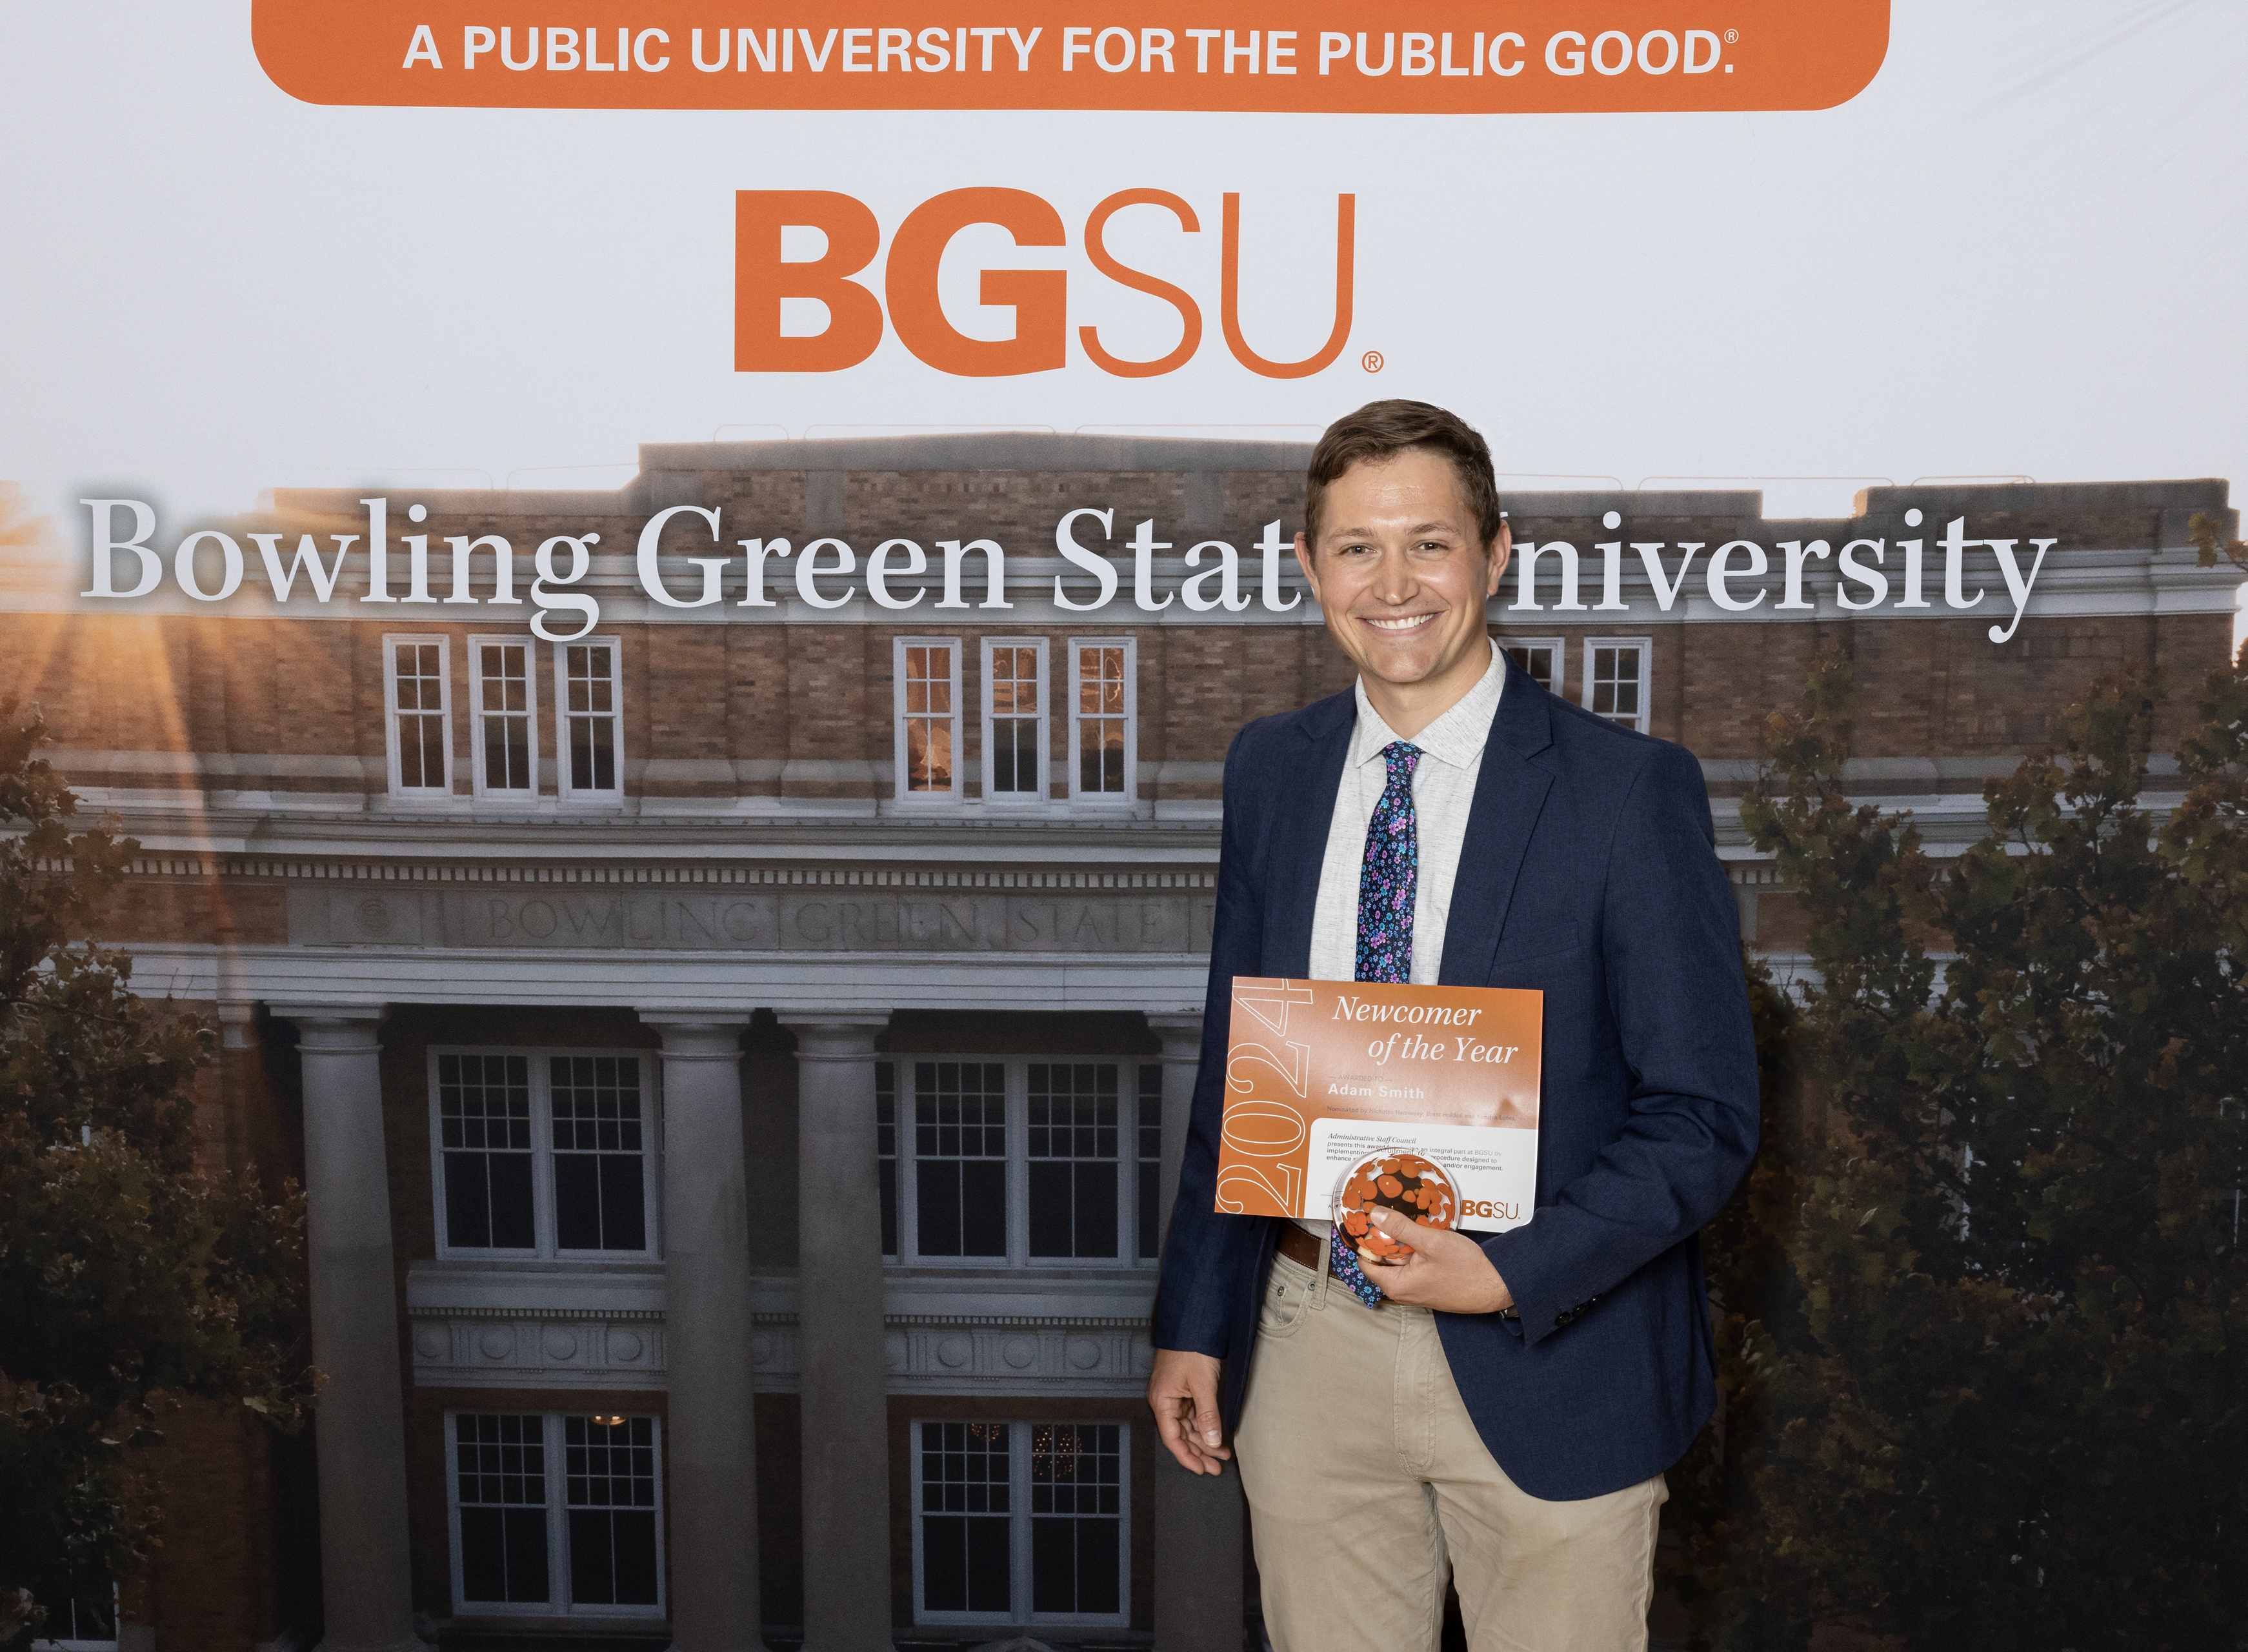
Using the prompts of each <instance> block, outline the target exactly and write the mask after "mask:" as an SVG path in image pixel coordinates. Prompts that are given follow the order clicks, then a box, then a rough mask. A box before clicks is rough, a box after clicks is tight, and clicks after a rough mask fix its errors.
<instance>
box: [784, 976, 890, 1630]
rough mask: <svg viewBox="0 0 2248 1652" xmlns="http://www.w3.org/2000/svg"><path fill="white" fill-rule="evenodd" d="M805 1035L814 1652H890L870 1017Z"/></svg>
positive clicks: (800, 1040)
mask: <svg viewBox="0 0 2248 1652" xmlns="http://www.w3.org/2000/svg"><path fill="white" fill-rule="evenodd" d="M780 1019H781V1021H782V1022H783V1023H784V1024H785V1025H787V1026H789V1027H791V1028H792V1029H793V1030H794V1032H795V1033H796V1064H797V1065H796V1106H797V1142H798V1178H797V1182H798V1185H797V1196H798V1202H799V1210H800V1215H799V1217H798V1232H799V1234H800V1235H801V1236H802V1237H801V1244H802V1251H801V1252H800V1255H799V1258H798V1266H797V1325H798V1369H799V1370H800V1371H801V1372H802V1373H803V1393H804V1649H805V1652H889V1647H890V1429H889V1380H888V1360H887V1358H886V1355H885V1352H884V1347H883V1334H882V1233H881V1195H880V1191H879V1189H878V1187H877V1185H876V1180H875V1177H876V1163H877V1151H876V1142H875V1135H874V1035H875V1033H876V1032H880V1031H881V1028H882V1026H883V1025H884V1021H883V1019H881V1018H875V1017H869V1016H859V1017H853V1016H843V1015H836V1016H810V1015H784V1016H782V1017H781V1018H780Z"/></svg>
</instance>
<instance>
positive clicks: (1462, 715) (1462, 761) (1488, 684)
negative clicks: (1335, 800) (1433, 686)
mask: <svg viewBox="0 0 2248 1652" xmlns="http://www.w3.org/2000/svg"><path fill="white" fill-rule="evenodd" d="M1505 688H1506V661H1505V660H1504V658H1503V657H1502V656H1501V655H1500V654H1499V651H1498V642H1497V641H1492V642H1491V668H1490V669H1488V670H1487V671H1485V672H1484V674H1483V675H1481V676H1480V677H1478V678H1477V679H1476V685H1475V687H1473V688H1472V689H1469V690H1468V691H1467V692H1466V693H1465V694H1463V695H1462V696H1460V697H1459V699H1458V701H1457V702H1456V703H1454V704H1453V706H1452V708H1451V709H1450V710H1449V711H1446V712H1445V713H1444V714H1443V716H1440V717H1438V718H1437V719H1436V721H1435V722H1434V723H1430V724H1429V726H1428V727H1427V728H1425V729H1423V730H1421V732H1420V733H1418V734H1416V735H1415V736H1414V737H1413V738H1412V739H1411V740H1410V741H1408V743H1407V744H1411V745H1415V746H1418V747H1420V749H1421V750H1422V751H1424V752H1426V753H1427V754H1428V755H1429V756H1430V757H1434V758H1436V761H1438V762H1439V763H1446V764H1450V765H1451V766H1452V767H1453V768H1456V769H1464V768H1466V767H1467V766H1468V765H1469V764H1471V763H1473V762H1475V761H1476V759H1477V757H1481V756H1482V755H1483V749H1484V743H1485V742H1487V741H1488V740H1489V739H1490V738H1491V719H1492V718H1493V717H1495V716H1497V715H1498V696H1499V695H1500V694H1501V693H1502V692H1503V691H1504V689H1505ZM1356 696H1357V700H1358V724H1357V727H1356V728H1354V730H1352V732H1351V737H1350V761H1351V764H1352V765H1353V766H1354V767H1355V766H1356V765H1358V764H1364V763H1371V762H1374V760H1375V759H1376V758H1378V757H1381V751H1382V748H1383V747H1385V746H1387V745H1388V744H1390V742H1392V741H1393V740H1396V739H1399V738H1402V737H1401V736H1399V735H1397V734H1395V732H1393V731H1392V730H1391V729H1390V727H1389V725H1388V723H1384V722H1383V721H1382V720H1381V713H1380V712H1378V711H1376V710H1375V709H1374V703H1373V702H1372V701H1371V700H1368V699H1367V697H1366V680H1365V679H1364V678H1362V677H1361V678H1360V679H1359V681H1358V683H1357V685H1356Z"/></svg>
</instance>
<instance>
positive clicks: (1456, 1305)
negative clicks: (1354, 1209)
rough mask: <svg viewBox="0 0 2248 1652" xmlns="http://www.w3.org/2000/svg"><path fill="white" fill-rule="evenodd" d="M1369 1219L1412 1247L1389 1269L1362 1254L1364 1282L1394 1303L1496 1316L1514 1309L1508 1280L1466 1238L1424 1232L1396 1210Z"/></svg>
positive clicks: (1437, 1230) (1440, 1231) (1450, 1233)
mask: <svg viewBox="0 0 2248 1652" xmlns="http://www.w3.org/2000/svg"><path fill="white" fill-rule="evenodd" d="M1367 1214H1368V1216H1369V1217H1371V1219H1372V1220H1373V1222H1374V1225H1375V1226H1376V1227H1378V1228H1380V1229H1381V1232H1382V1237H1385V1238H1388V1239H1394V1240H1395V1241H1396V1242H1397V1243H1398V1244H1409V1245H1411V1246H1412V1247H1413V1254H1412V1255H1410V1256H1408V1257H1407V1258H1405V1259H1404V1260H1403V1261H1402V1262H1396V1263H1390V1264H1387V1265H1384V1264H1380V1263H1376V1262H1374V1260H1373V1259H1372V1258H1369V1257H1367V1254H1366V1253H1365V1252H1364V1251H1360V1252H1359V1260H1360V1265H1362V1266H1363V1267H1364V1268H1365V1269H1366V1277H1367V1278H1369V1279H1371V1280H1373V1281H1374V1284H1376V1285H1380V1286H1381V1293H1382V1295H1384V1296H1386V1297H1388V1298H1389V1299H1390V1300H1392V1301H1393V1302H1402V1303H1404V1304H1405V1305H1406V1306H1408V1307H1415V1308H1436V1309H1440V1310H1442V1311H1443V1312H1444V1313H1498V1312H1500V1311H1501V1310H1502V1309H1505V1308H1511V1307H1512V1306H1514V1293H1513V1292H1511V1291H1509V1290H1508V1289H1507V1288H1506V1281H1505V1280H1504V1279H1502V1278H1499V1277H1498V1269H1497V1268H1495V1267H1493V1266H1491V1258H1489V1257H1487V1256H1485V1255H1484V1251H1483V1246H1481V1245H1479V1244H1477V1243H1476V1242H1475V1241H1474V1240H1473V1239H1470V1237H1468V1236H1467V1235H1466V1234H1464V1233H1455V1232H1453V1231H1452V1230H1450V1229H1449V1228H1424V1227H1422V1225H1421V1224H1419V1223H1417V1222H1412V1221H1408V1220H1407V1219H1406V1218H1405V1217H1402V1216H1400V1215H1398V1213H1397V1212H1396V1211H1395V1210H1379V1209H1377V1210H1372V1211H1369V1212H1368V1213H1367Z"/></svg>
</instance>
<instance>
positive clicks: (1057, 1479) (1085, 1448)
mask: <svg viewBox="0 0 2248 1652" xmlns="http://www.w3.org/2000/svg"><path fill="white" fill-rule="evenodd" d="M1131 1437H1132V1431H1131V1429H1130V1428H1129V1427H1128V1426H1127V1425H1126V1424H1124V1423H1121V1422H1004V1421H993V1422H951V1421H944V1422H937V1421H934V1420H930V1421H922V1422H915V1424H914V1449H913V1506H914V1555H913V1559H914V1621H915V1622H916V1623H1056V1624H1061V1623H1069V1624H1087V1625H1092V1624H1103V1625H1111V1626H1115V1627H1120V1628H1121V1627H1122V1626H1123V1625H1125V1624H1127V1623H1128V1622H1130V1621H1131V1595H1130V1587H1129V1580H1130V1578H1131V1575H1132V1522H1131V1498H1130V1495H1129V1492H1130V1486H1129V1484H1127V1481H1128V1473H1127V1470H1128V1465H1129V1463H1130V1461H1131V1450H1130V1447H1131Z"/></svg>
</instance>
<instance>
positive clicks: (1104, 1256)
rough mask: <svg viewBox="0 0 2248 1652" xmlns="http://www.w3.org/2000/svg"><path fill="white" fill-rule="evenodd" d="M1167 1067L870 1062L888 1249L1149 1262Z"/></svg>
mask: <svg viewBox="0 0 2248 1652" xmlns="http://www.w3.org/2000/svg"><path fill="white" fill-rule="evenodd" d="M1148 1075H1153V1077H1152V1079H1150V1077H1149V1076H1148ZM874 1085H875V1093H874V1110H875V1124H876V1130H877V1134H878V1135H879V1138H880V1141H881V1148H880V1150H881V1159H882V1164H881V1170H882V1178H883V1182H884V1186H883V1189H882V1249H883V1253H884V1254H885V1255H888V1256H893V1257H896V1258H898V1259H899V1260H901V1261H903V1262H909V1263H936V1264H947V1263H956V1262H957V1263H965V1264H970V1265H982V1266H987V1267H988V1266H990V1265H993V1264H995V1263H997V1264H1001V1265H1009V1264H1011V1265H1017V1266H1023V1267H1052V1266H1072V1267H1075V1266H1081V1265H1100V1264H1108V1265H1114V1266H1131V1265H1135V1264H1137V1263H1138V1262H1140V1261H1141V1260H1152V1259H1153V1258H1154V1257H1155V1248H1156V1240H1157V1237H1158V1236H1157V1235H1156V1234H1155V1232H1154V1231H1153V1228H1154V1225H1155V1210H1156V1206H1157V1200H1156V1198H1155V1196H1153V1194H1154V1193H1155V1191H1157V1189H1156V1188H1155V1183H1156V1182H1157V1181H1158V1179H1159V1175H1160V1172H1159V1170H1158V1169H1157V1167H1156V1165H1155V1163H1154V1162H1152V1161H1153V1160H1154V1159H1155V1158H1156V1157H1157V1156H1158V1155H1160V1151H1161V1146H1160V1144H1161V1134H1162V1068H1161V1067H1160V1066H1156V1065H1155V1064H1153V1063H1148V1064H1145V1065H1141V1064H1139V1063H1135V1062H1132V1061H1117V1060H1067V1059H1063V1060H1031V1059H1022V1058H1018V1059H1011V1060H1004V1059H1002V1060H992V1059H983V1058H961V1059H954V1058H950V1057H920V1056H915V1057H910V1058H906V1059H899V1060H894V1061H881V1062H877V1063H876V1064H875V1071H874ZM1145 1126H1153V1127H1154V1130H1155V1134H1154V1136H1153V1137H1152V1139H1151V1138H1150V1137H1149V1136H1148V1134H1147V1133H1146V1130H1145V1128H1143V1127H1145ZM1151 1149H1152V1150H1151ZM901 1246H902V1247H903V1249H902V1250H901V1248H900V1247H901Z"/></svg>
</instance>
